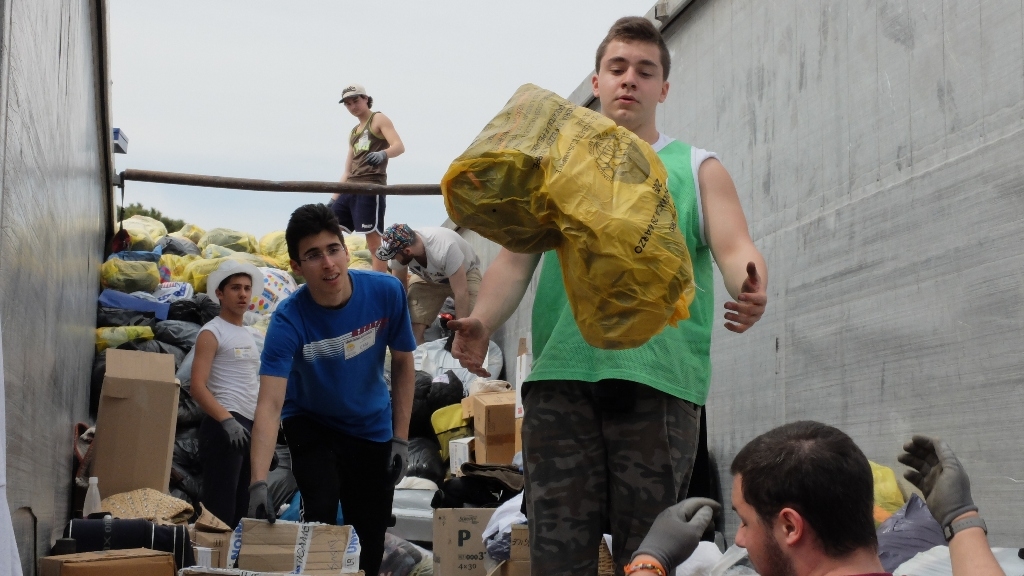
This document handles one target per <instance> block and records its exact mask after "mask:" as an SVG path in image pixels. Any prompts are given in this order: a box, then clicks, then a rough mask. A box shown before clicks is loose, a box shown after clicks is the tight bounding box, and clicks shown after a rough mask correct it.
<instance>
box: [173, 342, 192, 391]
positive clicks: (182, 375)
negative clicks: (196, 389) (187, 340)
mask: <svg viewBox="0 0 1024 576" xmlns="http://www.w3.org/2000/svg"><path fill="white" fill-rule="evenodd" d="M195 357H196V350H195V348H193V349H191V350H189V351H188V354H185V359H184V360H182V361H181V366H178V370H177V371H175V372H174V377H175V378H177V379H178V382H181V389H182V390H185V389H189V388H191V387H192V361H193V360H195Z"/></svg>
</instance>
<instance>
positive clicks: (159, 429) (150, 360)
mask: <svg viewBox="0 0 1024 576" xmlns="http://www.w3.org/2000/svg"><path fill="white" fill-rule="evenodd" d="M178 389H179V386H178V383H177V381H176V380H175V379H174V357H173V356H172V355H170V354H156V353H153V352H137V351H132V350H117V349H111V350H110V351H108V352H107V375H106V378H104V380H103V388H102V391H101V393H100V405H99V412H98V414H97V417H96V437H95V439H94V440H93V450H94V452H95V456H94V460H93V474H92V475H93V476H97V477H98V478H99V479H100V491H101V493H102V494H106V495H108V496H113V495H115V494H120V493H122V492H130V491H132V490H137V489H139V488H152V489H153V490H157V491H160V492H163V493H167V483H168V480H169V478H170V475H171V457H172V455H173V453H174V432H175V427H176V424H177V418H178Z"/></svg>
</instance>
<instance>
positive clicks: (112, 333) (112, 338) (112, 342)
mask: <svg viewBox="0 0 1024 576" xmlns="http://www.w3.org/2000/svg"><path fill="white" fill-rule="evenodd" d="M152 339H153V329H152V328H150V327H149V326H118V327H115V328H97V329H96V352H97V353H99V352H103V351H104V350H106V349H107V348H117V347H118V346H120V345H121V344H124V343H125V342H131V341H132V340H152Z"/></svg>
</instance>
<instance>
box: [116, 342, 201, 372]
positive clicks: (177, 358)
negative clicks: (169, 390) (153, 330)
mask: <svg viewBox="0 0 1024 576" xmlns="http://www.w3.org/2000/svg"><path fill="white" fill-rule="evenodd" d="M118 349H120V350H139V351H141V352H155V353H157V354H173V355H174V369H175V370H177V369H178V367H179V366H181V362H182V361H183V360H184V359H185V351H184V350H182V349H181V348H178V347H177V346H171V345H170V344H166V343H164V342H160V341H159V340H131V341H128V342H125V343H124V344H121V345H120V346H118Z"/></svg>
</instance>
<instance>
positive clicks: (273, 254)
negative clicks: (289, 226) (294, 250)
mask: <svg viewBox="0 0 1024 576" xmlns="http://www.w3.org/2000/svg"><path fill="white" fill-rule="evenodd" d="M260 254H262V255H263V257H264V258H266V259H267V260H270V261H271V262H272V263H273V265H274V266H275V267H277V268H280V269H281V270H289V269H290V268H291V256H289V255H288V243H287V242H286V241H285V238H284V230H278V231H277V232H271V233H270V234H267V235H266V236H264V237H263V238H260Z"/></svg>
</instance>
